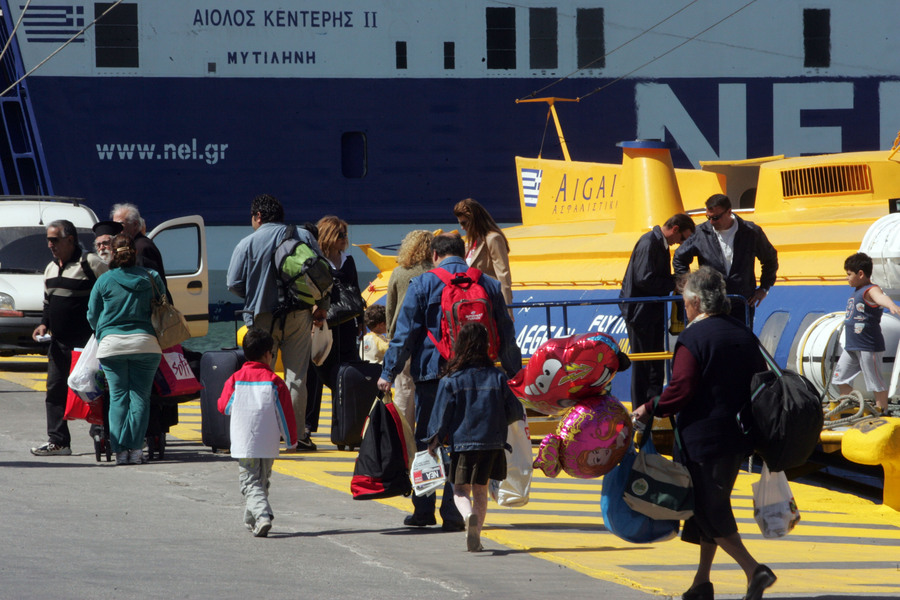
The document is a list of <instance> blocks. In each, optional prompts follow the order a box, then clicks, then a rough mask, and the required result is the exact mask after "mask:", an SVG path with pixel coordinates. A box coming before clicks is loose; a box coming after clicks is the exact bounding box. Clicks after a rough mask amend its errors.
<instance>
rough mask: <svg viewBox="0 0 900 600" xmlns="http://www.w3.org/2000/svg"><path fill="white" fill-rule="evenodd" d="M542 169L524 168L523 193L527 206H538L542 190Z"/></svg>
mask: <svg viewBox="0 0 900 600" xmlns="http://www.w3.org/2000/svg"><path fill="white" fill-rule="evenodd" d="M543 174H544V171H543V170H541V169H522V195H523V196H524V198H525V206H537V201H538V194H540V192H541V176H542V175H543Z"/></svg>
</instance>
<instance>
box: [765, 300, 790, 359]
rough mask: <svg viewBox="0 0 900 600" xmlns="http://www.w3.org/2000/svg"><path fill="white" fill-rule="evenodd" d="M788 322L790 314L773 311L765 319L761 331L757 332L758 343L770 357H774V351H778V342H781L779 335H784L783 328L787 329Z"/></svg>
mask: <svg viewBox="0 0 900 600" xmlns="http://www.w3.org/2000/svg"><path fill="white" fill-rule="evenodd" d="M790 320H791V315H790V313H788V312H785V311H782V310H778V311H775V312H773V313H772V314H771V315H769V318H768V319H766V324H765V325H763V328H762V331H760V332H759V341H760V343H761V344H762V345H763V347H764V348H765V349H766V351H767V352H768V353H769V354H771V355H772V356H775V351H776V350H777V349H778V342H780V341H781V335H782V334H783V333H784V328H785V327H787V324H788V321H790Z"/></svg>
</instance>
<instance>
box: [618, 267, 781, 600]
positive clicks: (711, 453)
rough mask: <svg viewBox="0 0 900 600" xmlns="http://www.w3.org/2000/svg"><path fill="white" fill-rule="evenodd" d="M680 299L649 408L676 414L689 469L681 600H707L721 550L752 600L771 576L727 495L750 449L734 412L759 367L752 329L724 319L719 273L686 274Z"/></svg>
mask: <svg viewBox="0 0 900 600" xmlns="http://www.w3.org/2000/svg"><path fill="white" fill-rule="evenodd" d="M682 295H683V297H684V306H685V312H686V315H687V319H688V321H689V323H688V326H687V327H686V328H685V329H684V331H683V332H682V333H681V335H679V336H678V342H677V343H676V344H675V351H674V356H673V358H672V378H671V380H670V381H669V385H668V386H667V387H666V389H665V390H664V391H663V393H662V395H661V396H660V398H659V406H658V408H657V410H656V416H659V417H667V416H671V415H677V417H676V427H677V429H678V432H679V434H680V436H681V440H682V448H681V449H679V450H680V451H679V452H678V453H677V455H676V457H675V458H676V460H677V461H678V462H680V463H682V464H684V465H685V466H686V467H687V469H688V471H690V474H691V481H692V482H693V486H694V502H695V506H694V516H693V517H691V518H690V519H688V520H687V521H685V523H684V528H683V529H682V534H681V539H682V540H683V541H686V542H690V543H694V544H699V545H700V561H699V564H698V566H697V572H696V573H695V574H694V580H693V583H692V585H691V587H690V588H689V589H688V590H687V591H686V592H685V593H684V594H683V595H682V598H684V599H685V600H713V597H714V596H713V584H712V582H711V581H710V579H709V576H710V570H711V568H712V563H713V558H714V557H715V555H716V550H717V549H718V548H722V550H724V551H725V552H726V553H727V554H728V555H729V556H730V557H731V558H733V559H734V560H735V562H737V563H738V565H739V566H740V567H741V569H742V570H743V571H744V573H745V574H746V576H747V594H746V596H745V598H747V599H748V600H759V598H761V597H762V595H763V591H764V590H765V589H766V588H768V587H769V586H771V585H772V584H773V583H775V579H776V577H775V574H774V573H772V570H771V569H769V567H767V566H765V565H762V564H760V563H759V562H757V560H756V559H755V558H753V556H751V554H750V552H749V551H748V550H747V548H746V546H744V543H743V541H742V540H741V536H740V534H738V530H737V523H736V522H735V520H734V512H733V511H732V508H731V491H732V489H733V488H734V482H735V480H736V479H737V475H738V471H739V469H740V467H741V463H742V462H743V461H744V459H745V458H746V457H747V456H748V455H749V454H750V452H751V451H752V445H751V440H750V439H749V437H748V436H746V435H744V434H743V433H742V432H741V430H740V428H739V427H738V423H737V420H736V418H735V415H736V414H737V413H738V411H739V410H740V409H741V408H742V407H743V406H744V405H745V404H746V403H747V402H749V401H750V379H751V378H752V377H753V375H754V373H758V372H760V371H764V370H765V369H766V364H765V361H764V360H763V357H762V354H761V353H760V351H759V348H758V343H757V340H756V336H754V335H753V332H752V331H750V330H749V329H747V327H746V326H745V325H744V324H742V323H741V322H739V321H737V320H736V319H734V318H732V317H731V316H729V314H728V312H729V310H730V304H731V303H730V302H729V301H728V298H727V297H726V295H725V280H724V279H723V277H722V275H721V273H719V272H718V271H715V270H713V269H710V268H709V267H701V268H700V269H699V270H697V271H694V272H692V273H691V274H690V275H688V277H687V280H686V282H685V285H684V290H683V292H682ZM651 410H652V405H651V403H649V402H648V403H646V404H643V405H641V406H640V407H638V408H637V409H636V410H635V411H634V414H633V415H632V417H633V418H634V419H635V420H636V421H640V422H643V423H646V422H648V421H649V420H650V414H651Z"/></svg>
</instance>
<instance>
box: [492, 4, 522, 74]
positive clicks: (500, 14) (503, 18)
mask: <svg viewBox="0 0 900 600" xmlns="http://www.w3.org/2000/svg"><path fill="white" fill-rule="evenodd" d="M484 11H485V12H484V16H485V24H486V26H487V68H488V69H515V68H516V9H515V8H508V7H503V8H497V7H487V8H485V9H484Z"/></svg>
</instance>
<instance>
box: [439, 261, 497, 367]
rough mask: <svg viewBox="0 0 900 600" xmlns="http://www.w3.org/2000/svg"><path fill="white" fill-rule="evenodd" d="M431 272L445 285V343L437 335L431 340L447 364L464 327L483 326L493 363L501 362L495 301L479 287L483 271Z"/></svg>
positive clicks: (443, 296)
mask: <svg viewBox="0 0 900 600" xmlns="http://www.w3.org/2000/svg"><path fill="white" fill-rule="evenodd" d="M430 272H431V273H434V274H435V275H436V276H437V277H438V278H439V279H440V280H441V281H442V282H444V290H443V291H442V292H441V339H439V340H438V339H435V337H434V334H432V333H431V332H430V331H429V332H428V337H429V338H430V339H431V341H432V342H434V345H435V346H436V347H437V350H438V352H440V353H441V356H443V357H444V358H445V359H447V360H450V359H451V358H453V344H454V342H455V341H456V338H457V336H458V335H459V330H460V328H461V327H462V326H463V325H465V324H466V323H481V324H482V325H484V327H485V329H487V331H488V354H489V355H490V357H491V359H492V360H497V356H498V353H497V350H498V348H499V346H500V338H499V336H498V335H497V324H496V323H495V322H494V313H493V306H492V304H491V299H490V298H489V297H488V295H487V291H486V290H485V289H484V287H482V286H481V284H480V283H478V282H479V280H480V279H481V271H479V270H478V269H476V268H475V267H470V268H469V270H468V271H466V272H464V273H450V272H449V271H447V270H446V269H442V268H440V267H435V268H434V269H432V270H431V271H430Z"/></svg>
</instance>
